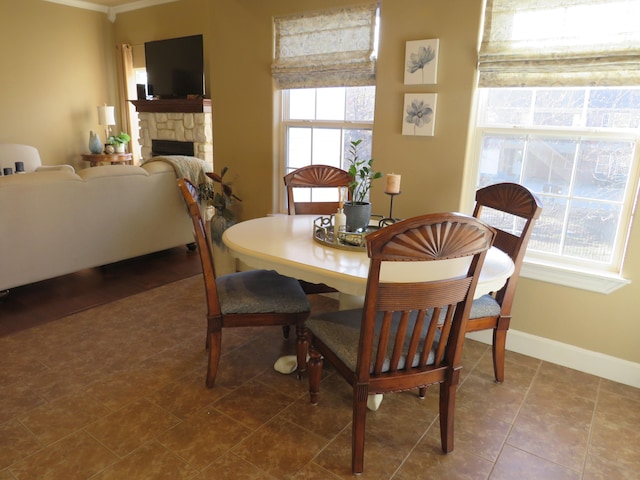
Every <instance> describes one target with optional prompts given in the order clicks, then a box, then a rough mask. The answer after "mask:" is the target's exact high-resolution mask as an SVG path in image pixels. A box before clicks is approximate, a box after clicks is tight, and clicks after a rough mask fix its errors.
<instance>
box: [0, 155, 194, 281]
mask: <svg viewBox="0 0 640 480" xmlns="http://www.w3.org/2000/svg"><path fill="white" fill-rule="evenodd" d="M3 151H4V152H5V153H6V149H3V148H2V146H0V153H1V152H3ZM36 152H37V150H36ZM31 153H33V152H31ZM2 158H3V156H2V155H0V164H2V165H5V164H6V162H5V161H3V160H2ZM16 159H17V157H14V158H12V159H11V163H13V161H15V160H16ZM34 162H35V163H34ZM38 163H39V158H38V160H37V161H34V160H33V158H31V160H29V167H28V168H27V162H25V170H27V172H28V173H24V174H14V175H11V176H0V290H5V289H9V288H13V287H16V286H19V285H25V284H28V283H33V282H37V281H40V280H45V279H48V278H52V277H56V276H59V275H64V274H67V273H71V272H75V271H78V270H82V269H85V268H91V267H96V266H100V265H106V264H108V263H113V262H117V261H120V260H124V259H128V258H132V257H136V256H139V255H144V254H148V253H152V252H157V251H160V250H165V249H168V248H172V247H176V246H180V245H181V246H185V248H186V245H188V244H192V243H193V228H192V224H191V220H190V217H189V215H188V214H187V211H186V207H185V204H184V202H183V200H182V197H181V195H180V192H179V190H178V188H177V181H176V175H175V172H174V170H173V168H172V167H171V166H170V165H168V164H166V163H164V162H150V163H148V164H146V165H144V166H142V167H137V166H130V165H108V166H101V167H95V168H86V169H83V170H79V171H78V172H74V170H73V168H72V167H71V166H68V165H67V166H63V165H61V166H56V167H47V166H45V167H39V166H38ZM8 165H9V166H10V164H8Z"/></svg>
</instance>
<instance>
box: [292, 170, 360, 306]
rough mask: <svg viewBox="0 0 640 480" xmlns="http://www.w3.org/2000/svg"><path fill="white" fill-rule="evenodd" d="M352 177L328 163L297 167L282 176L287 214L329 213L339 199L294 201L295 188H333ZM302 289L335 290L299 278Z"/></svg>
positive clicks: (349, 193) (344, 184)
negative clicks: (285, 193)
mask: <svg viewBox="0 0 640 480" xmlns="http://www.w3.org/2000/svg"><path fill="white" fill-rule="evenodd" d="M352 180H353V178H352V177H351V175H349V172H347V171H346V170H342V169H340V168H338V167H333V166H330V165H307V166H306V167H301V168H298V169H297V170H294V171H292V172H290V173H288V174H287V175H285V176H284V185H285V187H286V189H287V208H288V211H289V215H296V214H298V215H311V214H314V215H327V216H328V215H331V214H333V213H336V212H337V211H338V208H339V206H340V205H339V201H338V200H336V201H325V202H320V201H318V202H308V201H296V200H295V190H294V189H300V188H306V189H311V188H335V189H336V190H337V188H338V187H346V188H347V191H348V187H349V183H351V181H352ZM345 200H351V192H347V198H346V199H345ZM300 285H302V288H303V290H304V291H305V293H307V294H313V293H332V292H336V291H337V290H336V289H334V288H332V287H329V286H328V285H325V284H316V283H309V282H305V281H304V280H300Z"/></svg>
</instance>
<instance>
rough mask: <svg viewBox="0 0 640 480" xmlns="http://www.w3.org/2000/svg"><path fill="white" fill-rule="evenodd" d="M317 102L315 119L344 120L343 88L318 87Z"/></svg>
mask: <svg viewBox="0 0 640 480" xmlns="http://www.w3.org/2000/svg"><path fill="white" fill-rule="evenodd" d="M317 102H318V103H317V107H316V108H317V111H318V113H317V115H316V120H344V102H345V89H344V88H342V87H340V88H319V89H318V90H317Z"/></svg>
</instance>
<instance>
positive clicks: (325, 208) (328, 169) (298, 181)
mask: <svg viewBox="0 0 640 480" xmlns="http://www.w3.org/2000/svg"><path fill="white" fill-rule="evenodd" d="M352 180H353V179H352V178H351V175H349V172H347V171H346V170H342V169H340V168H338V167H332V166H330V165H307V166H306V167H301V168H298V169H297V170H294V171H292V172H290V173H288V174H287V175H285V176H284V185H285V187H286V189H287V208H288V210H289V215H295V214H299V215H307V214H318V215H331V214H332V213H336V211H337V210H338V206H339V205H338V200H335V201H328V202H321V201H318V202H310V201H300V200H296V199H295V190H296V189H300V188H305V189H311V188H336V189H337V188H338V187H348V186H349V183H351V181H352ZM346 200H351V196H350V193H348V198H347V199H346Z"/></svg>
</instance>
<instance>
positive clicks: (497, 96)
mask: <svg viewBox="0 0 640 480" xmlns="http://www.w3.org/2000/svg"><path fill="white" fill-rule="evenodd" d="M485 92H486V94H485V107H484V108H483V109H481V111H480V115H479V118H478V124H479V125H509V126H510V125H527V124H529V123H530V120H529V117H530V115H531V105H532V101H533V90H531V89H530V88H492V89H489V90H485Z"/></svg>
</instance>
